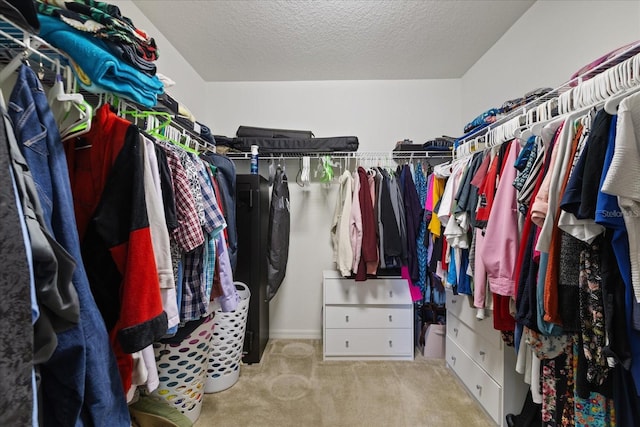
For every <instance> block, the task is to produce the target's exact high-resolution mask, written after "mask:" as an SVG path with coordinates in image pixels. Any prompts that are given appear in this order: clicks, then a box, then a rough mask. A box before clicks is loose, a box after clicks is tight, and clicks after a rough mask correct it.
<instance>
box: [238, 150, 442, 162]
mask: <svg viewBox="0 0 640 427" xmlns="http://www.w3.org/2000/svg"><path fill="white" fill-rule="evenodd" d="M225 155H226V156H227V157H229V158H230V159H235V160H248V159H251V153H249V152H228V153H226V154H225ZM324 156H330V157H334V158H343V159H359V160H368V159H371V160H375V159H381V160H388V159H391V160H396V159H402V160H410V159H416V160H418V159H450V158H451V152H450V151H445V152H431V151H328V152H313V153H260V158H261V159H281V158H285V159H301V158H302V157H313V158H320V157H324Z"/></svg>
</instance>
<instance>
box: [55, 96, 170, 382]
mask: <svg viewBox="0 0 640 427" xmlns="http://www.w3.org/2000/svg"><path fill="white" fill-rule="evenodd" d="M99 111H100V114H99V116H98V117H99V120H97V121H94V122H93V124H92V126H91V131H90V132H89V133H87V134H85V135H84V136H83V138H81V140H80V141H78V142H77V143H76V144H81V145H78V146H90V148H85V149H81V150H74V149H73V144H70V145H69V148H68V150H67V152H68V153H69V152H71V151H73V154H74V156H72V157H71V159H70V161H69V172H70V179H71V182H72V188H73V189H74V190H75V191H74V202H75V205H76V206H79V207H81V208H79V210H80V212H81V216H82V217H83V218H84V219H85V220H84V221H83V225H84V226H85V227H86V228H85V230H84V233H83V236H84V238H83V239H82V240H81V246H82V256H83V259H84V262H85V267H86V270H87V275H88V276H89V282H90V284H91V290H92V292H93V294H94V298H95V300H96V303H97V304H98V308H99V309H100V312H101V313H102V316H103V318H104V320H105V325H106V326H107V330H108V331H109V333H110V336H111V345H112V347H113V349H114V352H115V354H116V357H117V359H118V367H119V369H120V376H121V379H122V382H123V386H124V389H125V390H128V389H129V386H130V384H131V372H132V364H133V362H132V359H131V356H130V354H129V353H134V352H136V351H139V350H142V349H143V348H145V347H147V346H148V345H150V344H152V343H153V342H155V341H156V340H158V339H160V338H161V337H162V336H163V335H164V334H165V333H166V331H167V324H168V323H167V315H166V313H165V312H164V311H163V307H162V298H161V295H160V285H159V281H158V271H157V268H156V261H155V256H154V252H153V243H152V239H151V232H150V229H149V218H148V215H147V206H146V201H145V194H144V157H145V155H144V143H143V142H142V141H141V139H140V135H139V133H138V130H137V128H136V127H135V126H133V125H132V124H131V123H129V122H127V121H126V120H124V119H121V118H120V117H118V116H116V115H115V113H113V112H111V110H110V109H109V106H108V105H105V106H103V107H101V108H100V110H99ZM119 138H123V140H119ZM114 146H116V147H117V146H120V147H121V149H120V151H119V152H118V153H117V155H115V154H116V153H114V150H113V147H114ZM114 155H115V158H114ZM110 159H113V162H112V163H110V162H109V160H110ZM79 171H82V173H80V174H78V173H77V172H79ZM86 179H88V182H82V183H81V182H80V181H81V180H86ZM92 205H93V206H96V208H95V211H94V212H93V213H91V216H90V220H89V221H88V222H87V221H86V218H87V217H86V214H87V213H88V210H85V207H87V206H92Z"/></svg>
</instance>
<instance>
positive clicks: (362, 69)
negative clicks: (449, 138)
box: [133, 0, 534, 81]
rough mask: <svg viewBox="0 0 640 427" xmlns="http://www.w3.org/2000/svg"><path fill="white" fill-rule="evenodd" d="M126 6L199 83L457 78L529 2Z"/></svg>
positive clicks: (331, 0) (149, 1) (184, 1)
mask: <svg viewBox="0 0 640 427" xmlns="http://www.w3.org/2000/svg"><path fill="white" fill-rule="evenodd" d="M133 2H134V3H135V4H136V5H137V6H138V8H140V10H141V11H142V12H143V13H144V14H145V15H146V16H147V17H148V18H149V19H150V20H151V22H153V24H154V25H155V26H156V27H157V28H158V29H159V30H160V31H161V32H162V33H163V34H164V36H165V37H166V38H167V39H169V41H170V42H171V43H172V44H173V45H174V46H175V47H176V48H177V49H178V50H179V51H180V53H181V54H182V55H183V56H184V58H185V59H186V60H187V61H188V62H189V63H190V64H191V65H192V66H193V68H194V69H195V70H196V71H197V72H198V73H199V74H200V76H201V77H202V78H203V79H204V80H205V81H265V80H368V79H435V78H459V77H461V76H462V75H463V74H464V73H465V72H466V71H467V70H468V69H469V68H470V67H471V66H472V65H473V64H474V63H475V62H476V61H477V60H478V59H479V58H480V57H481V56H482V55H483V54H484V53H485V52H486V51H487V50H488V49H489V48H490V47H491V46H492V45H493V44H494V43H495V42H496V41H497V40H498V39H499V38H500V37H501V36H502V35H503V34H504V33H505V32H506V31H507V30H508V29H509V27H511V25H513V23H514V22H515V21H516V20H517V19H518V18H519V17H520V16H521V15H522V14H523V13H524V12H525V11H526V10H527V9H528V8H529V7H530V6H531V5H532V4H533V3H534V0H527V1H519V0H509V1H507V0H498V1H484V0H470V1H458V0H440V1H426V0H424V1H407V0H394V1H374V0H371V1H369V0H364V1H363V0H360V1H354V0H316V1H306V0H294V1H282V0H256V1H218V0H211V1H189V0H174V1H157V0H133ZM160 49H162V46H160ZM161 54H162V52H161Z"/></svg>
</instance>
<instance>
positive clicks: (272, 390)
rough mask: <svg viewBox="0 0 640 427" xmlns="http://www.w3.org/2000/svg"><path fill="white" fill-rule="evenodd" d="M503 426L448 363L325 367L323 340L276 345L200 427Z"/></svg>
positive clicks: (207, 408) (247, 368) (211, 403)
mask: <svg viewBox="0 0 640 427" xmlns="http://www.w3.org/2000/svg"><path fill="white" fill-rule="evenodd" d="M209 426H224V427H233V426H239V427H250V426H256V427H289V426H291V427H294V426H295V427H300V426H308V427H316V426H318V427H325V426H327V427H329V426H331V427H353V426H367V427H378V426H379V427H404V426H406V427H417V426H424V427H445V426H446V427H458V426H460V427H489V426H495V424H494V423H493V422H492V421H491V419H490V418H489V417H488V416H487V415H486V414H485V413H484V412H483V411H482V409H481V408H480V406H478V404H477V403H476V402H475V400H474V399H473V398H472V397H470V396H469V395H468V394H467V392H466V391H465V390H464V389H463V386H462V385H461V383H460V382H459V380H458V379H457V378H455V377H454V376H453V374H452V373H451V372H450V371H449V370H448V369H447V368H446V367H445V364H444V361H443V360H438V359H426V358H424V357H422V356H419V355H418V356H416V359H415V360H414V361H410V362H396V361H393V362H379V361H366V362H360V361H355V362H351V361H346V362H345V361H330V362H325V361H323V360H322V341H320V340H271V341H270V342H269V344H268V345H267V348H266V350H265V353H264V355H263V356H262V361H261V362H260V363H259V364H253V365H242V366H241V368H240V379H239V380H238V382H237V383H236V384H235V385H234V386H233V387H231V388H229V389H227V390H225V391H223V392H220V393H214V394H208V395H206V396H205V398H204V401H203V404H202V413H201V415H200V418H199V419H198V421H197V422H196V424H195V427H209Z"/></svg>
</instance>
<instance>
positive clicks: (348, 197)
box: [331, 171, 353, 277]
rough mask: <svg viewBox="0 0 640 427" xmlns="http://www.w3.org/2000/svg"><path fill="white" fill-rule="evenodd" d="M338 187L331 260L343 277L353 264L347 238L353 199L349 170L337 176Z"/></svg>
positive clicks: (348, 273) (332, 231)
mask: <svg viewBox="0 0 640 427" xmlns="http://www.w3.org/2000/svg"><path fill="white" fill-rule="evenodd" d="M338 183H339V184H340V188H339V189H338V197H337V199H336V206H335V209H334V212H333V220H332V222H331V243H332V245H333V260H334V262H335V263H336V266H337V268H338V270H340V274H342V275H343V276H344V277H348V276H350V275H351V269H352V266H353V248H352V247H351V241H350V239H349V217H350V215H351V204H352V200H353V177H352V176H351V173H350V172H349V171H344V172H343V173H342V175H340V177H339V178H338Z"/></svg>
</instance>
